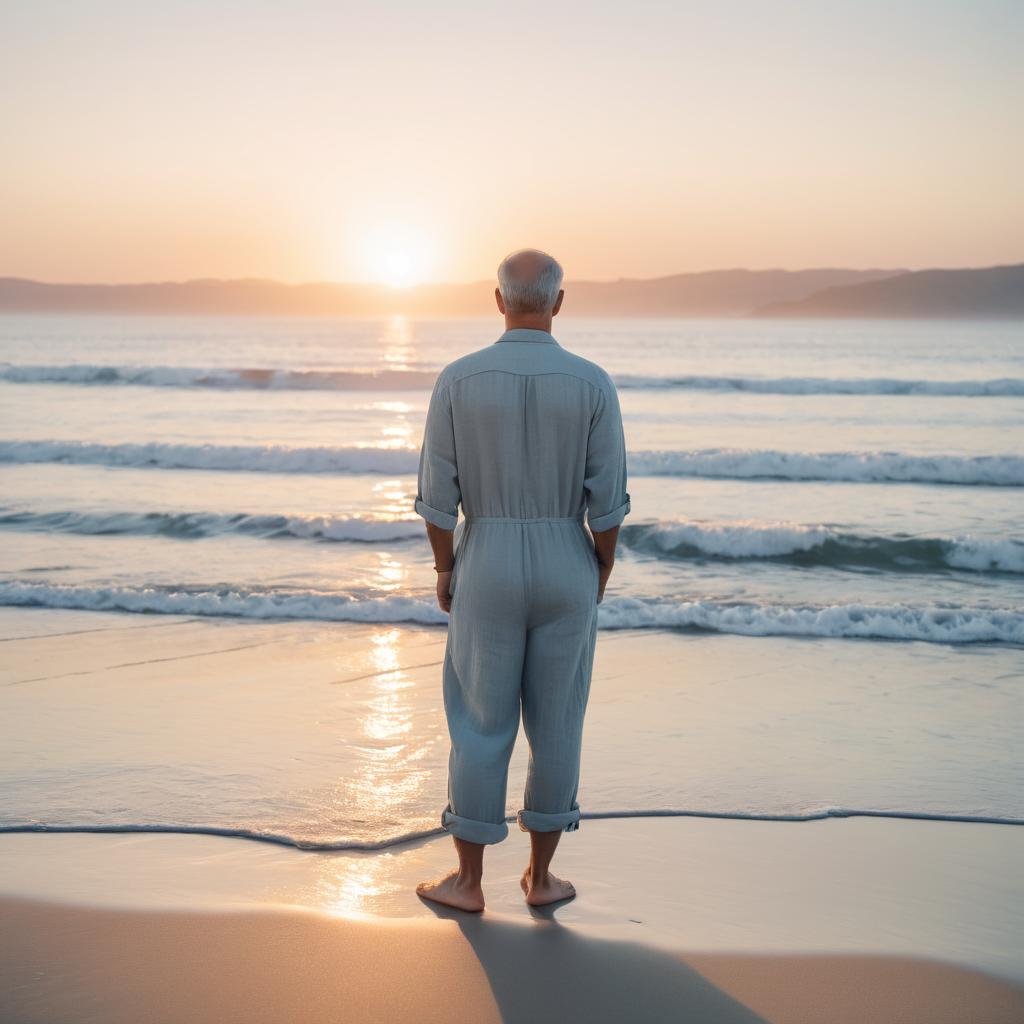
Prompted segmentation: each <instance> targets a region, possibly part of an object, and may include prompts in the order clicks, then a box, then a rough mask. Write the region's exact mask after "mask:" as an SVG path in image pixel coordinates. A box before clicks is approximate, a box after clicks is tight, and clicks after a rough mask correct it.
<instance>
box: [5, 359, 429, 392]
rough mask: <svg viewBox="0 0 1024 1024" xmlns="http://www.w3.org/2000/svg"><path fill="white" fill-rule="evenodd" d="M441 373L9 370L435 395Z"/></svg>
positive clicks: (44, 376) (69, 379)
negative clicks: (424, 391)
mask: <svg viewBox="0 0 1024 1024" xmlns="http://www.w3.org/2000/svg"><path fill="white" fill-rule="evenodd" d="M436 378H437V371H436V370H415V369H407V370H392V369H387V370H283V369H282V370H274V369H260V368H256V367H253V368H248V369H245V368H242V369H232V368H214V369H202V368H199V367H194V366H90V365H77V364H76V365H71V366H10V365H8V366H4V367H2V368H0V380H5V381H8V382H9V383H12V384H100V385H111V384H132V385H136V386H141V387H156V388H212V389H224V390H241V391H253V390H255V391H423V390H426V391H429V390H430V389H431V388H432V387H433V386H434V381H435V380H436Z"/></svg>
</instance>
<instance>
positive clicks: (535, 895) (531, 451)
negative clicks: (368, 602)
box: [415, 249, 630, 911]
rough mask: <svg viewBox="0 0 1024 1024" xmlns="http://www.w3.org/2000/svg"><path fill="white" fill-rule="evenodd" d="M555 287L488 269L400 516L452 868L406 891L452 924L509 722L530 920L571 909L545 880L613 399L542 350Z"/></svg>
mask: <svg viewBox="0 0 1024 1024" xmlns="http://www.w3.org/2000/svg"><path fill="white" fill-rule="evenodd" d="M561 285H562V268H561V267H560V266H559V264H558V263H557V262H556V261H555V260H554V259H552V258H551V257H550V256H548V255H547V254H546V253H542V252H538V251H537V250H534V249H526V250H523V251H521V252H516V253H512V254H511V255H510V256H507V257H506V258H505V259H504V260H503V261H502V263H501V266H500V267H499V268H498V287H497V288H496V289H495V297H496V299H497V303H498V309H499V310H500V311H501V313H502V314H504V317H505V333H504V334H502V336H501V337H500V338H498V340H497V341H496V342H494V343H493V344H491V345H489V346H487V347H486V348H483V349H480V350H479V351H477V352H473V353H471V354H470V355H467V356H464V357H462V358H461V359H457V360H456V361H455V362H453V363H451V364H449V365H448V366H446V367H445V368H444V370H442V371H441V374H440V375H439V376H438V378H437V383H436V384H435V385H434V391H433V394H432V395H431V398H430V406H429V410H428V412H427V422H426V429H425V432H424V438H423V447H422V450H421V452H420V463H419V481H418V482H419V490H418V493H417V496H416V501H415V509H416V511H417V512H418V513H419V514H420V515H421V516H423V518H424V519H425V520H426V524H427V535H428V537H429V540H430V544H431V547H432V548H433V552H434V569H435V570H436V572H437V600H438V604H439V605H440V607H441V609H442V610H443V611H446V612H449V623H448V642H447V647H446V650H445V659H444V704H445V713H446V716H447V719H448V732H449V735H450V737H451V754H450V757H449V762H448V804H447V806H446V807H445V809H444V811H443V812H442V814H441V824H442V826H443V827H444V828H445V829H447V831H449V832H450V833H451V834H452V837H453V839H454V841H455V849H456V851H457V853H458V858H459V867H458V869H457V870H455V871H453V872H451V873H450V874H448V875H446V876H445V877H443V878H440V879H438V880H436V881H433V882H423V883H421V884H420V885H419V886H417V889H416V891H417V892H418V893H419V894H420V895H421V896H423V897H425V898H427V899H430V900H434V901H436V902H438V903H445V904H448V905H449V906H453V907H458V908H460V909H462V910H474V911H477V910H483V908H484V895H483V889H482V888H481V878H482V874H483V855H484V847H485V846H486V845H487V844H490V843H498V842H501V841H502V840H503V839H505V837H506V836H507V835H508V826H507V824H506V823H505V796H506V788H507V782H508V763H509V758H510V757H511V754H512V748H513V746H514V744H515V740H516V735H517V734H518V732H519V718H520V713H521V714H522V719H523V726H524V728H525V730H526V737H527V740H528V741H529V745H530V764H529V771H528V775H527V780H526V792H525V794H524V800H523V806H522V809H521V810H520V811H519V812H518V814H517V815H516V820H517V821H518V824H519V827H520V828H521V829H522V830H523V831H524V832H529V834H530V845H531V857H530V863H529V866H528V867H527V868H526V871H525V872H524V874H523V878H522V887H523V891H524V892H525V893H526V899H527V902H529V903H530V904H532V905H534V906H539V905H542V904H546V903H554V902H557V901H558V900H563V899H568V898H571V897H572V896H574V895H575V894H576V890H575V889H574V888H573V886H572V885H571V884H570V883H569V882H567V881H564V880H563V879H560V878H557V877H556V876H555V875H553V874H551V872H550V870H549V867H550V864H551V859H552V857H553V856H554V853H555V848H556V847H557V846H558V841H559V839H560V838H561V833H562V832H563V831H566V832H568V831H574V830H576V829H578V828H579V821H580V809H579V804H578V803H577V801H576V794H577V788H578V784H579V765H580V747H581V740H582V732H583V715H584V712H585V710H586V705H587V697H588V695H589V690H590V676H591V670H592V668H593V661H594V648H595V644H596V640H597V605H598V604H599V602H600V601H601V600H602V598H603V596H604V589H605V585H606V584H607V582H608V577H609V575H610V574H611V571H612V565H613V563H614V560H615V545H616V541H617V539H618V532H619V524H620V523H621V522H622V520H623V519H624V518H625V516H626V514H627V513H628V512H629V510H630V506H629V494H628V493H627V492H626V448H625V440H624V437H623V430H622V416H621V413H620V411H619V401H618V395H617V394H616V391H615V385H614V384H613V383H612V381H611V378H610V377H609V376H608V374H607V373H605V371H604V370H602V369H601V368H600V367H599V366H597V365H596V364H594V363H591V362H588V361H587V360H586V359H582V358H580V357H579V356H576V355H573V354H572V353H570V352H568V351H566V350H565V349H563V348H562V347H561V345H559V343H558V342H557V341H556V340H555V339H554V337H552V335H551V321H552V318H553V317H554V316H555V315H556V314H557V313H558V310H559V308H560V307H561V305H562V298H563V295H564V293H563V291H562V287H561ZM460 504H461V505H462V511H463V515H464V524H463V527H462V531H463V532H462V535H461V538H460V539H459V540H458V542H457V543H456V539H455V534H454V531H455V526H456V524H457V523H458V508H459V505H460ZM584 516H586V521H587V524H588V525H589V528H590V532H589V533H588V532H587V529H586V527H585V526H584Z"/></svg>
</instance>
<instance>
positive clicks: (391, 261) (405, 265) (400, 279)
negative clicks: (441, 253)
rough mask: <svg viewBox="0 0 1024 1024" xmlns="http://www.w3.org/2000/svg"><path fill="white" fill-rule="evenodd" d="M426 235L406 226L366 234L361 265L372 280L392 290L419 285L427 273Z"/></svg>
mask: <svg viewBox="0 0 1024 1024" xmlns="http://www.w3.org/2000/svg"><path fill="white" fill-rule="evenodd" d="M429 254H430V246H429V240H428V238H427V235H426V233H425V232H424V231H422V230H420V229H419V228H416V227H413V226H412V225H408V224H388V225H380V226H378V227H376V228H374V229H373V230H371V231H369V232H368V233H367V235H366V239H365V243H364V265H365V267H366V273H367V274H368V275H369V276H370V277H371V278H372V280H374V281H377V282H380V283H381V284H387V285H391V287H392V288H408V287H409V286H410V285H414V284H419V283H420V282H421V281H422V280H423V276H424V274H425V273H426V271H427V269H428V263H429V258H428V257H429Z"/></svg>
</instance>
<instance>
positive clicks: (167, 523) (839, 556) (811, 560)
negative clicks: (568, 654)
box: [0, 507, 1024, 573]
mask: <svg viewBox="0 0 1024 1024" xmlns="http://www.w3.org/2000/svg"><path fill="white" fill-rule="evenodd" d="M0 528H7V529H15V530H30V531H33V532H57V533H75V534H84V535H88V536H105V535H121V534H127V535H132V536H160V537H176V538H180V539H186V540H195V539H200V538H206V537H218V536H222V535H224V534H241V535H243V536H248V537H258V538H261V539H266V540H282V539H290V538H296V539H301V540H314V541H335V542H345V543H374V544H384V543H400V542H402V541H406V540H417V539H422V537H423V523H422V521H421V520H420V519H419V518H408V519H385V518H382V517H379V516H324V515H320V516H317V515H285V514H273V513H269V514H248V513H243V512H239V513H226V512H117V511H111V512H87V511H53V512H34V511H31V510H26V509H10V508H7V509H5V508H2V507H0ZM619 539H620V541H621V543H622V544H623V546H625V547H628V548H631V549H632V550H635V551H640V552H643V553H645V554H650V555H654V556H656V557H659V558H677V559H700V558H704V559H723V560H730V561H743V560H747V559H756V560H774V561H779V562H785V563H788V564H793V565H801V566H808V567H810V566H818V565H820V566H829V567H845V566H857V567H866V568H873V569H880V570H886V571H891V572H930V571H945V570H949V569H956V570H961V571H967V572H1005V573H1024V541H1020V540H1013V539H1000V538H994V539H985V538H978V537H971V536H959V537H912V536H909V535H900V534H897V535H895V536H877V535H872V534H860V533H844V532H841V531H839V530H836V529H834V528H832V527H828V526H805V525H801V524H798V523H762V522H754V521H746V522H723V523H697V522H662V523H638V524H629V525H626V526H623V527H622V532H621V533H620V535H619Z"/></svg>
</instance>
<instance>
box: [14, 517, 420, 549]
mask: <svg viewBox="0 0 1024 1024" xmlns="http://www.w3.org/2000/svg"><path fill="white" fill-rule="evenodd" d="M0 527H8V528H13V529H21V530H32V531H54V532H58V533H79V534H87V535H105V534H132V535H137V536H162V537H180V538H185V539H197V538H201V537H217V536H220V535H222V534H225V533H239V534H244V535H246V536H250V537H261V538H265V539H268V540H276V539H280V538H286V537H296V538H301V539H304V540H330V541H349V542H368V543H385V542H395V541H403V540H409V539H411V538H420V539H421V538H422V537H423V535H424V534H423V520H422V519H420V518H418V517H417V518H416V519H411V520H410V519H394V520H392V519H381V518H374V517H368V516H367V517H364V516H301V515H249V514H246V513H241V512H240V513H237V514H231V513H222V512H30V511H22V510H12V509H0Z"/></svg>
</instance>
